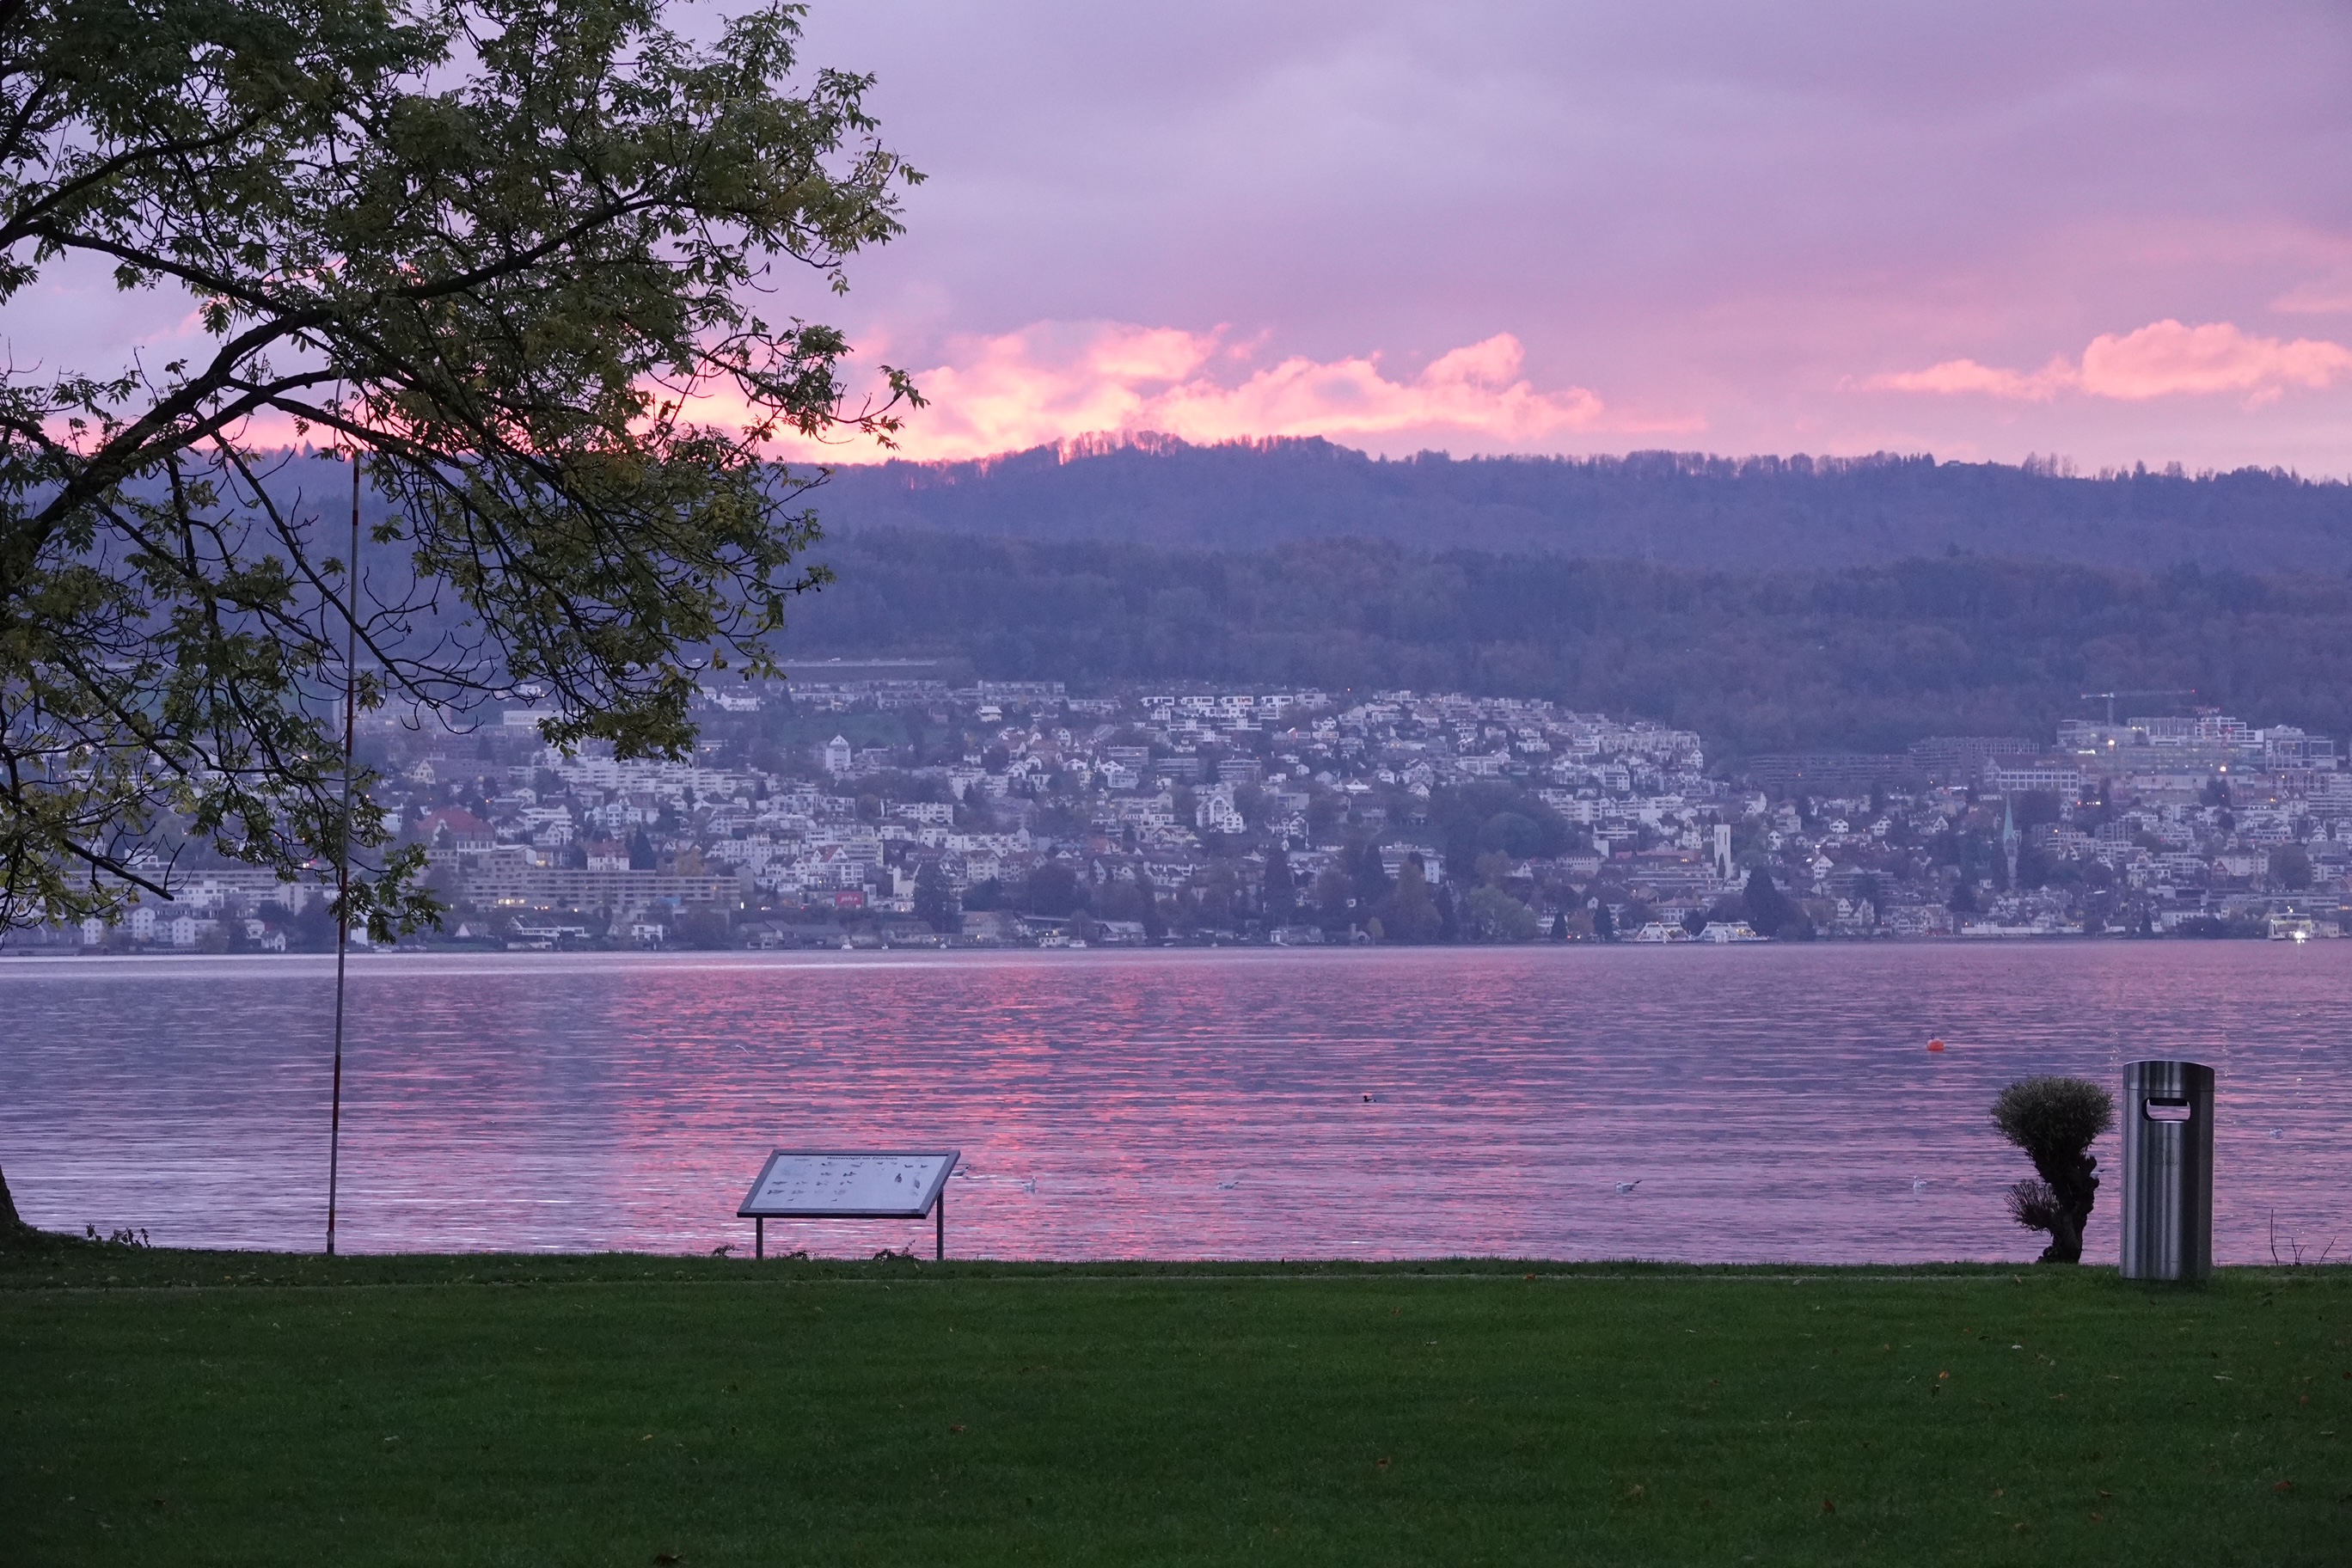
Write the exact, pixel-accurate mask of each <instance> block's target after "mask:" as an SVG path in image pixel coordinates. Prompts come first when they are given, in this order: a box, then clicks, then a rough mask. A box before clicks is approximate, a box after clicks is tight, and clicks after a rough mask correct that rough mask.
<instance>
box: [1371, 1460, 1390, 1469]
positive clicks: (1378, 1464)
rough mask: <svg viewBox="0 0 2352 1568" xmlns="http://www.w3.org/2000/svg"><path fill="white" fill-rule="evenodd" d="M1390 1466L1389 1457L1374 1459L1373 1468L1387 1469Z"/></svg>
mask: <svg viewBox="0 0 2352 1568" xmlns="http://www.w3.org/2000/svg"><path fill="white" fill-rule="evenodd" d="M1372 1468H1374V1469H1376V1470H1385V1469H1387V1468H1389V1462H1388V1460H1387V1459H1385V1458H1379V1459H1374V1460H1373V1461H1372Z"/></svg>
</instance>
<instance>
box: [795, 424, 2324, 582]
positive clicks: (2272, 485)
mask: <svg viewBox="0 0 2352 1568" xmlns="http://www.w3.org/2000/svg"><path fill="white" fill-rule="evenodd" d="M824 511H825V516H826V519H827V522H828V525H829V526H832V527H835V529H836V531H837V530H839V529H841V528H877V527H880V528H896V529H917V530H940V531H950V532H956V533H969V534H981V535H992V536H1002V537H1007V538H1019V539H1037V540H1118V541H1123V542H1131V543H1144V544H1153V545H1160V546H1163V547H1171V548H1183V549H1211V550H1260V549H1264V548H1265V547H1267V546H1269V545H1272V544H1276V543H1282V542H1290V541H1296V540H1303V539H1318V538H1332V537H1341V536H1352V537H1359V538H1367V539H1383V540H1391V541H1394V542H1398V543H1401V544H1403V545H1405V546H1407V547H1409V548H1415V549H1422V550H1442V549H1447V548H1455V547H1461V548H1472V549H1482V550H1492V551H1500V552H1516V553H1545V554H1560V555H1589V556H1617V557H1624V558H1628V559H1633V560H1639V561H1654V562H1660V563H1675V564H1681V565H1690V566H1724V567H1762V568H1773V569H1780V568H1789V567H1805V566H1814V567H1820V566H1840V565H1854V564H1861V563H1870V562H1882V561H1893V560H1899V559H1902V558H1904V557H1907V556H1914V555H1936V554H1942V553H1944V552H1947V551H1949V550H1958V551H1961V552H1969V553H1974V554H1979V555H2024V556H2033V557H2037V558H2053V559H2059V560H2069V561H2079V562H2084V563H2090V564H2099V565H2115V566H2139V565H2146V564H2150V563H2154V564H2163V563H2170V562H2175V561H2194V562H2198V563H2201V564H2203V565H2206V566H2209V567H2211V566H2232V567H2237V568H2239V569H2242V570H2246V571H2284V570H2307V569H2318V570H2327V571H2334V570H2341V569H2343V568H2346V567H2347V566H2352V485H2347V484H2345V483H2342V482H2339V481H2336V480H2334V479H2328V480H2310V479H2302V478H2299V477H2297V476H2294V475H2292V474H2287V473H2284V472H2280V471H2276V470H2266V469H2256V468H2246V469H2240V470H2238V471H2236V472H2232V473H2217V474H2198V475H2189V474H2185V473H2182V472H2180V471H2179V469H2178V468H2169V469H2165V470H2160V471H2159V470H2150V469H2147V468H2131V469H2126V470H2123V471H2119V472H2105V473H2101V474H2099V475H2096V476H2093V477H2077V476H2076V475H2074V473H2073V472H2072V471H2071V470H2070V468H2068V467H2067V466H2066V465H2065V464H2063V463H2060V462H2052V461H2048V460H2029V461H2028V462H2026V463H2024V464H2022V465H2020V466H2016V467H2011V466H2008V465H2004V464H1998V463H1948V462H1945V463H1939V462H1937V461H1936V460H1935V459H1934V458H1929V457H1925V456H1895V455H1887V454H1882V455H1879V456H1875V457H1869V458H1808V457H1801V456H1800V457H1793V458H1772V457H1763V458H1736V459H1735V458H1717V457H1710V456H1706V455H1703V454H1696V453H1680V452H1635V453H1631V454H1628V455H1626V456H1622V457H1602V458H1468V459H1461V460H1456V459H1453V458H1447V457H1446V456H1445V455H1444V454H1443V453H1423V454H1422V455H1420V456H1417V457H1414V458H1405V459H1402V460H1398V461H1382V460H1380V459H1376V458H1369V457H1367V456H1365V455H1364V454H1363V453H1361V452H1358V451H1353V450H1350V449H1349V448H1347V447H1339V446H1335V445H1333V444H1332V443H1330V442H1328V441H1325V440H1321V439H1307V440H1276V441H1265V442H1233V443H1226V444H1223V445H1219V446H1212V447H1194V446H1190V445H1188V444H1186V443H1184V442H1181V441H1176V440H1172V439H1169V438H1165V437H1154V438H1144V439H1138V440H1128V441H1106V440H1097V441H1089V442H1080V443H1076V444H1074V445H1071V446H1068V447H1061V448H1056V447H1038V448H1036V449H1034V450H1032V451H1028V452H1021V453H1013V454H1009V455H1007V456H1004V457H1002V458H988V459H984V460H981V461H974V462H962V463H910V462H891V463H886V464H881V465H877V466H866V467H853V468H843V469H841V470H839V471H838V472H837V473H836V474H835V478H834V480H833V483H832V485H831V487H830V488H829V489H828V490H827V492H826V494H825V497H824Z"/></svg>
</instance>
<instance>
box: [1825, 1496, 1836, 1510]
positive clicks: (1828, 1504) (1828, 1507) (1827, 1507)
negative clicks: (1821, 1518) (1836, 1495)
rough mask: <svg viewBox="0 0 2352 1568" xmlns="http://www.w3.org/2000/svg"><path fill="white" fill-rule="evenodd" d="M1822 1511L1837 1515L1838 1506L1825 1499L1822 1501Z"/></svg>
mask: <svg viewBox="0 0 2352 1568" xmlns="http://www.w3.org/2000/svg"><path fill="white" fill-rule="evenodd" d="M1836 1511H1837V1504H1836V1503H1834V1502H1832V1501H1831V1500H1829V1499H1828V1498H1823V1499H1822V1512H1823V1513H1835V1512H1836Z"/></svg>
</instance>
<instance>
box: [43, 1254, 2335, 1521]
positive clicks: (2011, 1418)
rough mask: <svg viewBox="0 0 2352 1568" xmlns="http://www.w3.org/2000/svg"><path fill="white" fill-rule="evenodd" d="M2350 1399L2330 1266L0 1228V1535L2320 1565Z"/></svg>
mask: <svg viewBox="0 0 2352 1568" xmlns="http://www.w3.org/2000/svg"><path fill="white" fill-rule="evenodd" d="M1530 1272H1532V1273H1533V1274H1534V1275H1535V1278H1533V1279H1528V1278H1526V1276H1527V1275H1528V1273H1530ZM2347 1427H2352V1271H2347V1270H2343V1269H2327V1270H2319V1269H2305V1270H2301V1271H2292V1270H2263V1271H2253V1270H2241V1271H2233V1272H2231V1273H2229V1274H2227V1275H2225V1276H2224V1277H2223V1278H2221V1279H2219V1280H2217V1281H2216V1282H2215V1283H2214V1284H2213V1285H2212V1286H2211V1287H2210V1288H2208V1289H2189V1290H2184V1289H2147V1288H2142V1287H2137V1286H2131V1285H2127V1284H2126V1283H2124V1282H2122V1281H2120V1280H2118V1279H2116V1277H2115V1276H2114V1275H2113V1274H2111V1273H2108V1272H2106V1271H2104V1270H2090V1269H2084V1270H2074V1271H2065V1272H2058V1271H2051V1270H2032V1269H2027V1270H2023V1271H2013V1270H1996V1269H1976V1268H1952V1269H1937V1270H1927V1271H1916V1272H1905V1271H1871V1270H1807V1271H1804V1272H1802V1273H1801V1274H1798V1273H1790V1272H1785V1271H1772V1270H1736V1269H1709V1270H1700V1269H1673V1268H1633V1267H1626V1268H1611V1267H1605V1266H1603V1267H1577V1268H1568V1267H1559V1266H1545V1265H1516V1266H1504V1265H1496V1264H1428V1265H1420V1266H1396V1267H1389V1268H1328V1269H1318V1268H1248V1267H1239V1266H1216V1265H1196V1266H1187V1267H1169V1268H1150V1267H1137V1266H1103V1267H1077V1268H1042V1267H1038V1268H1021V1267H1013V1266H988V1265H979V1264H962V1265H958V1264H950V1265H947V1266H944V1267H939V1266H928V1265H926V1266H920V1267H919V1266H916V1265H914V1264H910V1263H906V1262H897V1263H888V1264H874V1265H826V1264H806V1263H790V1262H785V1263H767V1264H760V1265H754V1264H751V1263H746V1262H728V1261H721V1260H716V1259H687V1260H679V1259H667V1258H617V1257H616V1258H551V1259H539V1258H391V1259H346V1260H342V1261H340V1262H336V1263H333V1264H330V1263H327V1262H325V1261H323V1260H319V1259H302V1258H285V1257H274V1256H258V1255H246V1254H205V1253H161V1252H158V1253H136V1252H129V1251H123V1250H109V1251H107V1252H105V1253H84V1254H79V1255H65V1254H58V1255H50V1256H45V1257H35V1258H23V1257H17V1258H0V1563H6V1564H10V1565H14V1564H18V1563H26V1564H36V1563H37V1564H50V1563H83V1562H91V1563H142V1564H147V1563H240V1564H244V1563H305V1564H313V1563H338V1564H342V1563H531V1564H540V1563H625V1564H657V1563H667V1562H671V1561H673V1560H674V1561H677V1562H679V1563H686V1564H688V1565H690V1568H699V1565H702V1564H714V1563H802V1562H807V1563H861V1562H873V1563H884V1562H931V1563H959V1564H961V1563H975V1562H994V1561H1008V1562H1010V1561H1021V1562H1037V1561H1064V1562H1085V1563H1108V1562H1120V1563H1125V1562H1159V1561H1169V1562H1173V1561H1205V1560H1228V1559H1244V1558H1250V1559H1257V1560H1263V1561H1267V1562H1293V1561H1308V1562H1332V1563H1386V1562H1443V1563H1478V1562H1490V1563H1612V1564H1613V1563H1644V1562H1669V1563H1743V1562H1753V1563H2033V1564H2050V1563H2119V1562H2126V1561H2131V1560H2135V1559H2137V1558H2140V1557H2143V1556H2144V1557H2146V1558H2147V1559H2148V1560H2151V1561H2153V1560H2158V1559H2162V1560H2165V1561H2171V1562H2184V1563H2345V1562H2347V1561H2352V1463H2347V1456H2352V1446H2347V1437H2346V1433H2347Z"/></svg>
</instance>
